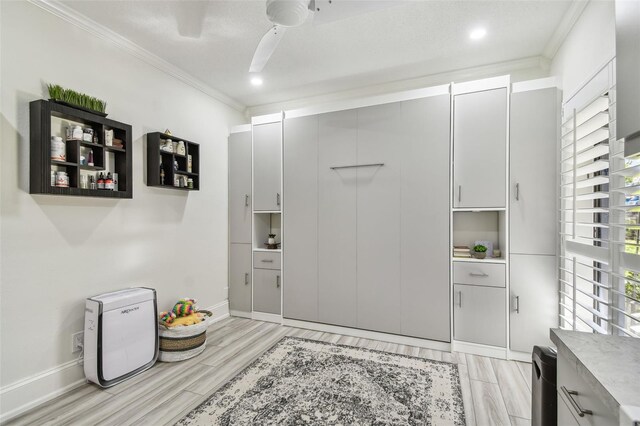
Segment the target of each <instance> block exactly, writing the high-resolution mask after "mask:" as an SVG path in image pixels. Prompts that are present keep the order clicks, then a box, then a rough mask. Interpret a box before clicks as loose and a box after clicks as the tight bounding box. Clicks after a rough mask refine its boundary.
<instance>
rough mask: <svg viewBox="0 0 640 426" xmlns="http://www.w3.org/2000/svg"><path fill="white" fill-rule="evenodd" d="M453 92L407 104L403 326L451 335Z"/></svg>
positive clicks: (400, 141)
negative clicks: (450, 219)
mask: <svg viewBox="0 0 640 426" xmlns="http://www.w3.org/2000/svg"><path fill="white" fill-rule="evenodd" d="M450 103H451V97H450V96H449V95H448V94H443V95H438V96H431V97H428V98H423V99H416V100H411V101H405V102H402V104H401V122H400V133H399V135H400V137H397V138H396V140H395V142H394V144H395V145H396V146H397V150H398V153H399V156H400V163H401V175H400V253H399V258H400V331H401V334H403V335H407V336H415V337H421V338H425V339H432V340H440V341H444V342H449V341H451V325H450V306H451V303H450V301H449V297H450V296H449V293H450V287H449V248H450V245H449V186H450V182H449V180H450V179H449V167H450V163H451V161H450V144H449V140H450V137H449V135H450V131H451V130H450V123H451V114H450Z"/></svg>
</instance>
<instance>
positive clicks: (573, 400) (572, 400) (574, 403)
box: [560, 386, 593, 417]
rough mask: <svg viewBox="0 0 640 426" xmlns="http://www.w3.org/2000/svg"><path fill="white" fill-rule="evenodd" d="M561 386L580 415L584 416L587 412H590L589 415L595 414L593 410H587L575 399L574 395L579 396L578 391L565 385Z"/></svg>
mask: <svg viewBox="0 0 640 426" xmlns="http://www.w3.org/2000/svg"><path fill="white" fill-rule="evenodd" d="M560 388H561V389H562V392H563V393H564V395H565V396H566V397H567V399H568V400H569V402H570V403H571V405H572V406H573V409H574V410H576V413H578V415H579V416H580V417H584V415H585V414H589V415H592V414H593V411H591V410H585V409H584V408H582V407H580V405H579V404H578V403H577V402H576V400H575V399H573V395H576V396H578V392H577V391H573V390H569V389H567V388H565V387H564V386H560Z"/></svg>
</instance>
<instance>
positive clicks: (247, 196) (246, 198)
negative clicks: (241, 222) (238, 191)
mask: <svg viewBox="0 0 640 426" xmlns="http://www.w3.org/2000/svg"><path fill="white" fill-rule="evenodd" d="M244 205H245V207H249V194H244Z"/></svg>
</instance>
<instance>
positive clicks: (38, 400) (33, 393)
mask: <svg viewBox="0 0 640 426" xmlns="http://www.w3.org/2000/svg"><path fill="white" fill-rule="evenodd" d="M84 383H86V379H85V377H84V370H83V368H82V366H81V365H80V364H78V362H77V361H76V360H73V361H69V362H65V363H64V364H61V365H58V366H57V367H54V368H50V369H48V370H45V371H42V372H40V373H37V374H34V375H32V376H29V377H26V378H24V379H22V380H19V381H17V382H15V383H12V384H10V385H8V386H4V387H3V388H2V389H0V407H2V412H1V413H0V423H4V422H6V421H7V420H10V419H12V418H14V417H17V416H19V415H21V414H23V413H25V412H27V411H29V410H30V409H32V408H35V407H37V406H38V405H40V404H44V403H45V402H47V401H50V400H52V399H53V398H56V397H58V396H60V395H62V394H64V393H67V392H69V391H71V390H73V389H75V388H77V387H79V386H82V385H83V384H84Z"/></svg>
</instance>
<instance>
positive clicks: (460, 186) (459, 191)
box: [458, 185, 462, 202]
mask: <svg viewBox="0 0 640 426" xmlns="http://www.w3.org/2000/svg"><path fill="white" fill-rule="evenodd" d="M461 201H462V185H458V202H461Z"/></svg>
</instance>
